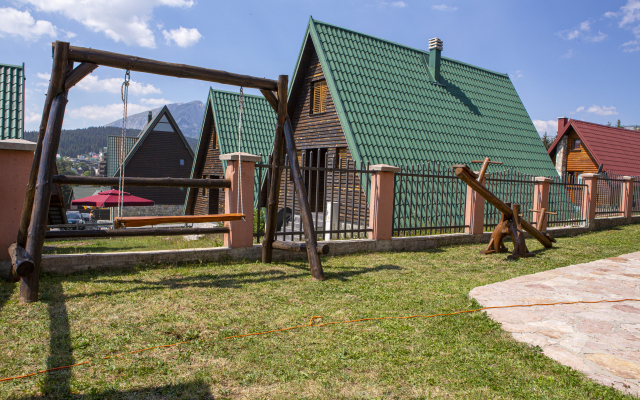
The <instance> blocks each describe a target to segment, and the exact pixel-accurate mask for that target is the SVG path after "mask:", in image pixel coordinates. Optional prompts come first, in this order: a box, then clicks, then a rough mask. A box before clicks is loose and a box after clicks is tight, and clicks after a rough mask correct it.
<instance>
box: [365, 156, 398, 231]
mask: <svg viewBox="0 0 640 400" xmlns="http://www.w3.org/2000/svg"><path fill="white" fill-rule="evenodd" d="M369 169H370V170H372V171H376V173H374V174H373V175H372V176H371V197H370V202H369V204H370V206H371V207H370V208H371V213H370V216H369V228H370V229H371V232H369V239H376V240H391V235H392V231H393V181H394V174H395V173H396V172H400V168H398V167H393V166H391V165H385V164H376V165H371V166H369Z"/></svg>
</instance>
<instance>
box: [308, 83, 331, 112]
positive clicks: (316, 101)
mask: <svg viewBox="0 0 640 400" xmlns="http://www.w3.org/2000/svg"><path fill="white" fill-rule="evenodd" d="M327 93H328V87H327V81H319V82H315V83H314V84H313V94H312V102H313V104H312V105H311V113H312V114H318V113H323V112H326V111H327Z"/></svg>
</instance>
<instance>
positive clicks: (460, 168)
mask: <svg viewBox="0 0 640 400" xmlns="http://www.w3.org/2000/svg"><path fill="white" fill-rule="evenodd" d="M453 170H454V172H455V173H456V175H457V176H458V178H460V179H461V180H462V181H463V182H464V183H466V184H467V185H469V187H470V188H471V189H473V190H475V191H476V192H477V193H478V194H479V195H480V196H482V197H484V199H485V200H486V201H488V202H489V203H491V204H492V205H493V206H494V207H495V208H497V209H498V211H500V212H501V213H503V214H504V216H505V218H507V219H511V218H513V210H512V209H511V208H510V207H509V206H507V205H506V204H505V203H504V202H503V201H502V200H500V199H499V198H497V197H496V196H495V195H494V194H493V193H491V191H489V189H487V188H486V187H485V186H484V185H483V184H481V183H480V182H478V181H477V180H476V179H475V177H474V174H473V171H471V169H470V168H469V167H468V166H466V165H460V164H458V165H454V166H453ZM520 223H521V224H522V229H524V230H525V231H527V232H529V234H530V235H531V236H533V237H534V238H535V239H537V240H538V241H539V242H540V243H542V245H543V246H544V247H546V248H551V247H552V246H553V243H552V242H551V239H550V238H549V237H547V236H546V235H545V234H543V233H542V232H540V231H539V230H538V229H536V228H535V227H534V226H533V225H531V224H530V223H529V222H528V221H526V220H524V219H522V220H520Z"/></svg>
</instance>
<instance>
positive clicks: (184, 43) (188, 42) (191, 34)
mask: <svg viewBox="0 0 640 400" xmlns="http://www.w3.org/2000/svg"><path fill="white" fill-rule="evenodd" d="M162 34H163V35H164V38H165V39H166V41H167V44H171V42H174V43H175V44H177V45H178V46H180V47H189V46H193V45H194V44H196V43H198V41H199V40H200V39H202V35H201V34H200V32H198V30H197V29H196V28H193V29H187V28H183V27H182V26H181V27H180V28H178V29H171V30H170V31H167V30H163V31H162Z"/></svg>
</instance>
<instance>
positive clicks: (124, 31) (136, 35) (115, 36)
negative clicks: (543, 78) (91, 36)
mask: <svg viewBox="0 0 640 400" xmlns="http://www.w3.org/2000/svg"><path fill="white" fill-rule="evenodd" d="M19 1H21V2H23V3H28V4H31V5H33V6H35V8H36V10H38V11H41V12H50V13H58V14H61V15H64V16H65V17H67V18H69V19H72V20H74V21H77V22H79V23H81V24H82V25H84V26H85V27H86V28H87V29H90V30H92V31H94V32H102V33H104V34H105V35H106V36H107V37H109V38H110V39H112V40H114V41H116V42H120V41H122V42H124V43H125V44H127V45H132V44H136V45H138V46H142V47H150V48H155V47H156V43H155V36H154V34H153V32H152V30H151V29H150V28H149V23H150V21H152V19H153V10H154V8H156V7H161V6H166V7H180V8H189V7H191V6H193V5H194V1H193V0H135V1H131V0H91V1H87V0H19Z"/></svg>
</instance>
